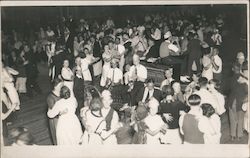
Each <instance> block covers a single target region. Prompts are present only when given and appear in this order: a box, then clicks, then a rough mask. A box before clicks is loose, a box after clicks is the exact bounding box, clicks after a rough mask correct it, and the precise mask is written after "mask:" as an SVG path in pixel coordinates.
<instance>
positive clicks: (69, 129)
mask: <svg viewBox="0 0 250 158" xmlns="http://www.w3.org/2000/svg"><path fill="white" fill-rule="evenodd" d="M76 108H77V101H76V99H75V98H68V99H61V100H59V101H57V102H56V103H55V105H54V107H53V108H52V109H49V110H48V113H47V115H48V117H49V118H54V117H56V116H57V115H59V114H60V112H63V111H65V110H66V109H67V112H66V113H64V114H62V115H59V119H58V123H57V126H56V139H57V144H58V145H78V144H79V142H80V139H81V136H82V134H83V132H82V128H81V123H80V121H79V120H78V118H77V116H76V114H75V112H76Z"/></svg>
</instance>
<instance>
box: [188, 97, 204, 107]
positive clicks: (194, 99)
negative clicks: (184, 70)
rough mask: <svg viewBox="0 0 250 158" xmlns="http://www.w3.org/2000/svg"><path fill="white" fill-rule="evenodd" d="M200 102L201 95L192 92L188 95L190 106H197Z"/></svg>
mask: <svg viewBox="0 0 250 158" xmlns="http://www.w3.org/2000/svg"><path fill="white" fill-rule="evenodd" d="M200 103H201V97H200V96H199V95H197V94H192V95H190V96H189V97H188V104H189V105H191V106H198V105H200Z"/></svg>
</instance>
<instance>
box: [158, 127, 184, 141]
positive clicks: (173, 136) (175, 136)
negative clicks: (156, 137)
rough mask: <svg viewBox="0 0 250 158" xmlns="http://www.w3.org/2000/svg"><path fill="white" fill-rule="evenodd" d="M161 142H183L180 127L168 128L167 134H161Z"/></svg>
mask: <svg viewBox="0 0 250 158" xmlns="http://www.w3.org/2000/svg"><path fill="white" fill-rule="evenodd" d="M160 139H161V142H162V143H164V144H181V143H182V139H181V135H180V131H179V128H177V129H168V130H167V133H166V134H165V135H162V136H161V138H160Z"/></svg>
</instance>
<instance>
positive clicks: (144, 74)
mask: <svg viewBox="0 0 250 158" xmlns="http://www.w3.org/2000/svg"><path fill="white" fill-rule="evenodd" d="M140 70H141V72H139V73H140V76H139V77H140V78H142V79H147V77H148V71H147V69H146V68H145V67H144V66H142V65H141V69H140Z"/></svg>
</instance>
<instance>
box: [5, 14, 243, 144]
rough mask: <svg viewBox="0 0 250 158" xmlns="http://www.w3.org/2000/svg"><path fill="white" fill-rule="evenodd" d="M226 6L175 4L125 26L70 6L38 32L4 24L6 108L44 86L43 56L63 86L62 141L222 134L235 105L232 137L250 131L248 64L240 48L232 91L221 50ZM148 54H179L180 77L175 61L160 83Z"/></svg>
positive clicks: (54, 133) (58, 91)
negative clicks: (213, 9)
mask: <svg viewBox="0 0 250 158" xmlns="http://www.w3.org/2000/svg"><path fill="white" fill-rule="evenodd" d="M184 15H185V16H184ZM225 16H226V15H223V14H220V15H218V16H217V17H213V18H208V17H206V16H205V15H203V14H195V13H192V12H185V11H175V12H172V14H167V15H165V14H152V15H145V17H144V19H143V20H141V19H140V20H139V19H134V18H133V19H129V18H128V19H127V20H126V22H125V25H124V26H122V27H116V21H114V20H113V19H112V17H108V18H107V19H106V20H104V21H103V22H102V23H100V22H98V21H96V20H91V21H87V20H85V19H79V20H78V21H77V20H76V19H73V17H72V16H69V17H68V18H67V19H66V18H65V17H62V18H61V20H60V22H59V23H58V24H57V25H56V26H47V27H46V28H43V27H41V28H40V29H39V30H38V31H37V32H35V37H36V38H35V40H34V41H31V42H30V41H29V39H28V36H23V35H22V33H19V32H16V31H15V30H13V31H12V32H11V34H5V33H4V32H3V37H2V38H3V41H2V46H3V48H2V59H3V60H2V65H3V66H2V72H3V73H2V74H3V76H2V85H3V88H2V94H3V95H4V97H2V101H3V103H4V104H5V105H6V106H7V109H8V112H7V113H5V114H4V115H3V116H6V117H2V118H4V119H5V118H7V117H8V115H9V114H10V113H11V112H12V111H16V110H17V111H18V110H19V109H20V99H19V96H21V95H27V96H28V97H30V98H32V97H33V93H34V92H36V93H38V94H42V90H41V88H40V87H39V85H38V83H37V78H38V74H39V71H38V68H37V64H38V63H43V64H46V65H47V66H48V70H49V74H48V76H49V78H50V81H51V85H52V87H53V88H52V91H51V93H50V94H49V96H48V98H47V104H48V112H47V116H48V118H49V129H50V133H51V138H52V142H53V144H54V145H77V144H120V142H119V141H120V140H121V137H125V138H126V143H127V144H183V143H184V144H204V143H205V144H219V143H220V138H221V120H220V116H221V115H223V114H224V113H225V112H226V109H228V111H229V118H230V130H231V131H230V135H231V139H232V140H234V139H236V137H237V138H238V139H241V138H242V136H243V130H244V129H245V130H246V131H248V127H246V126H247V120H248V117H247V112H246V111H247V110H248V109H247V107H248V106H247V105H248V100H247V96H248V64H247V61H246V56H245V55H244V53H242V52H239V53H238V54H237V57H236V61H235V64H234V65H233V68H232V71H233V73H234V77H233V79H232V84H231V85H232V88H231V89H232V90H231V92H230V95H229V96H228V97H227V99H226V100H225V96H224V95H223V94H222V92H221V89H220V82H221V80H222V68H223V65H222V64H223V62H222V59H221V57H220V55H219V53H220V51H221V47H222V45H223V33H224V31H225V29H224V28H225V22H224V18H225ZM143 63H155V64H159V65H171V64H169V63H172V64H174V63H177V64H180V65H181V66H180V67H181V68H180V70H179V71H180V72H179V74H180V75H179V76H178V78H173V73H174V68H173V67H171V66H169V67H168V68H167V69H165V78H166V79H165V80H163V81H162V82H161V83H160V86H159V87H157V86H156V83H155V79H154V78H149V77H148V70H147V68H146V65H147V64H146V65H145V64H143ZM182 85H185V86H184V88H183V86H182ZM3 95H2V96H3ZM116 97H120V98H121V101H120V103H121V106H117V105H116V103H115V99H114V98H116ZM125 128H129V129H130V130H127V132H126V130H124V129H125ZM18 130H19V131H23V132H20V133H27V130H26V129H18ZM18 130H17V131H18ZM15 132H16V131H15ZM11 133H13V131H12V132H11ZM19 137H20V136H19ZM19 137H17V136H16V137H15V138H16V144H20V139H19ZM30 137H31V136H30ZM26 140H27V139H26ZM123 143H124V142H123ZM21 144H22V143H21ZM24 144H25V143H24ZM28 144H29V145H30V143H28Z"/></svg>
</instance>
